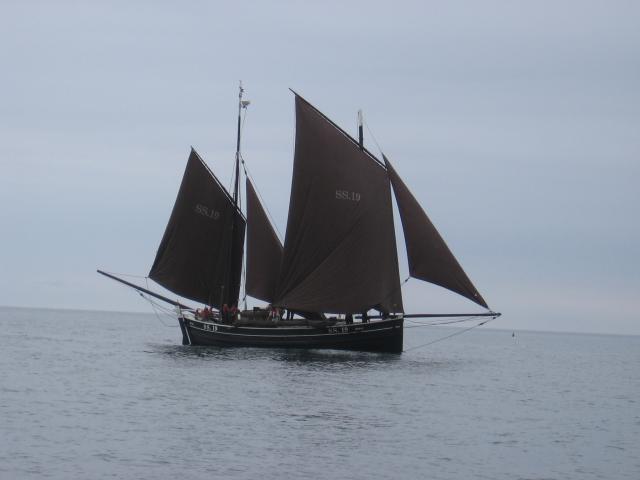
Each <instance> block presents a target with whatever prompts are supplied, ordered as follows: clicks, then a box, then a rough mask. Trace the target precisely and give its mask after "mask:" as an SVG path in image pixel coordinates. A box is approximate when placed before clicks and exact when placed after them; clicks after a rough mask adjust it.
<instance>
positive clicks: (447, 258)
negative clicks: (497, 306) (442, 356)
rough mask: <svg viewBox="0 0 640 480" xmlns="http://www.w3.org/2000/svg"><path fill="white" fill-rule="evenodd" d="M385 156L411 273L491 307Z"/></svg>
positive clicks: (413, 275) (415, 276)
mask: <svg viewBox="0 0 640 480" xmlns="http://www.w3.org/2000/svg"><path fill="white" fill-rule="evenodd" d="M383 158H384V161H385V164H386V166H387V171H388V172H389V177H390V179H391V184H392V185H393V191H394V193H395V197H396V201H397V203H398V209H399V210H400V219H401V220H402V228H403V230H404V239H405V243H406V246H407V256H408V260H409V274H410V275H411V276H412V277H414V278H419V279H420V280H424V281H427V282H430V283H434V284H436V285H440V286H441V287H444V288H447V289H449V290H451V291H453V292H456V293H459V294H460V295H462V296H463V297H466V298H468V299H470V300H472V301H474V302H476V303H477V304H478V305H481V306H483V307H485V308H489V307H488V306H487V303H486V302H485V301H484V299H483V298H482V296H481V295H480V293H478V291H477V290H476V288H475V287H474V286H473V284H472V283H471V280H469V277H467V274H466V273H464V270H462V267H461V266H460V264H459V263H458V261H457V260H456V258H455V257H454V256H453V254H452V253H451V250H449V247H447V244H446V243H445V242H444V240H443V239H442V237H441V236H440V234H439V233H438V231H437V230H436V228H435V227H434V226H433V224H432V223H431V220H429V217H427V214H426V213H425V212H424V210H423V209H422V207H421V206H420V204H419V203H418V201H417V200H416V199H415V197H414V196H413V195H412V193H411V192H410V191H409V189H408V188H407V186H406V185H405V184H404V182H403V181H402V179H401V178H400V177H399V176H398V174H397V173H396V171H395V170H394V169H393V167H392V166H391V163H390V162H389V160H388V159H387V157H385V156H384V155H383Z"/></svg>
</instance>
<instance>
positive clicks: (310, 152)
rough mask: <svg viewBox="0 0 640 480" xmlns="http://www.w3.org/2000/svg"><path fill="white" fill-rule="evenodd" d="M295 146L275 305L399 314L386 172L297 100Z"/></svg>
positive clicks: (299, 98) (310, 108) (298, 97)
mask: <svg viewBox="0 0 640 480" xmlns="http://www.w3.org/2000/svg"><path fill="white" fill-rule="evenodd" d="M295 104H296V143H295V158H294V166H293V182H292V186H291V199H290V205H289V217H288V221H287V231H286V236H285V244H284V254H283V260H282V267H281V270H280V279H279V282H278V288H277V294H276V298H275V300H274V304H276V305H279V306H283V307H286V308H290V309H293V310H301V311H315V312H327V313H336V312H345V313H352V312H362V311H366V310H368V309H369V308H378V309H380V310H382V311H386V312H401V311H402V309H403V307H402V294H401V290H400V277H399V272H398V258H397V250H396V240H395V233H394V228H393V212H392V204H391V188H390V186H389V179H388V176H387V172H386V170H385V168H384V167H383V166H382V165H380V164H379V163H378V162H377V161H375V160H374V159H373V158H372V157H371V156H370V155H369V154H368V153H367V152H366V151H364V150H362V149H361V148H360V147H359V146H358V144H357V142H355V140H353V139H352V138H351V137H349V136H348V135H346V134H345V133H344V132H343V131H342V130H340V129H339V128H337V127H336V126H335V125H334V124H333V123H332V122H331V121H330V120H328V119H327V118H326V117H325V116H324V115H322V114H321V113H320V112H319V111H318V110H316V109H315V108H314V107H313V106H312V105H311V104H309V103H308V102H307V101H305V100H304V99H302V98H301V97H300V96H298V95H296V98H295Z"/></svg>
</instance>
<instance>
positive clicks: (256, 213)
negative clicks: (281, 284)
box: [246, 177, 282, 303]
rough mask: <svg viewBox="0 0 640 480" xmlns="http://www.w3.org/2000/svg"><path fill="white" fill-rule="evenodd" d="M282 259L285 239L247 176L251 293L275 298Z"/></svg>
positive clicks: (249, 281) (247, 287) (248, 265)
mask: <svg viewBox="0 0 640 480" xmlns="http://www.w3.org/2000/svg"><path fill="white" fill-rule="evenodd" d="M281 263H282V243H280V239H279V238H278V235H276V232H275V230H274V229H273V226H272V225H271V222H270V221H269V219H268V218H267V214H266V212H265V211H264V208H263V207H262V204H261V203H260V200H259V199H258V195H257V194H256V191H255V189H254V188H253V185H252V184H251V181H250V180H249V178H248V177H247V281H246V290H247V294H248V295H251V296H252V297H254V298H259V299H260V300H264V301H265V302H269V303H271V302H273V299H274V298H275V295H276V286H277V283H278V275H279V274H280V264H281Z"/></svg>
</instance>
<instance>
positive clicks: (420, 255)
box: [98, 84, 500, 353]
mask: <svg viewBox="0 0 640 480" xmlns="http://www.w3.org/2000/svg"><path fill="white" fill-rule="evenodd" d="M243 92H244V90H243V88H242V84H241V85H240V93H239V101H238V135H237V148H236V158H235V175H234V182H233V192H232V193H229V192H228V191H227V190H226V189H225V188H224V186H223V185H222V183H221V182H220V181H219V180H218V178H217V177H216V175H215V174H214V173H213V172H212V171H211V170H210V169H209V168H208V167H207V165H206V164H205V162H204V160H203V159H202V158H201V157H200V155H198V153H197V152H196V151H195V150H194V149H193V148H192V149H191V153H190V155H189V159H188V161H187V166H186V169H185V173H184V176H183V179H182V183H181V185H180V190H179V192H178V196H177V199H176V202H175V205H174V208H173V211H172V213H171V217H170V219H169V223H168V224H167V227H166V230H165V232H164V236H163V238H162V241H161V242H160V246H159V248H158V251H157V254H156V258H155V261H154V262H153V266H152V267H151V270H150V272H149V278H150V279H152V280H154V281H155V282H156V283H158V284H160V285H161V286H163V287H165V288H166V289H168V290H170V291H171V292H173V293H175V294H176V295H179V296H182V297H185V298H188V299H191V300H193V301H196V302H199V303H201V304H204V305H205V308H204V309H203V310H202V311H201V310H199V309H194V308H193V307H189V306H187V305H184V304H182V303H180V302H178V301H174V300H172V299H170V298H167V297H165V296H163V295H160V294H158V293H156V292H153V291H151V290H149V289H146V288H143V287H141V286H139V285H135V284H133V283H130V282H128V281H126V280H123V279H121V278H118V277H116V276H115V275H112V274H110V273H107V272H103V271H102V270H98V272H99V273H102V274H103V275H106V276H108V277H110V278H112V279H114V280H117V281H119V282H121V283H124V284H126V285H128V286H130V287H132V288H134V289H136V290H138V291H139V292H141V293H142V294H146V295H150V296H152V297H155V298H156V299H159V300H162V301H164V302H167V303H169V304H171V305H173V306H174V307H175V308H176V313H177V318H178V323H179V325H180V328H181V330H182V335H183V339H182V341H183V344H185V345H222V346H253V347H294V348H326V349H347V350H360V351H378V352H396V353H398V352H402V349H403V330H404V319H405V318H417V317H441V316H444V317H464V316H468V315H469V314H455V313H451V314H444V315H440V314H419V313H415V314H410V313H409V314H407V313H405V312H404V308H403V303H402V291H401V283H400V275H399V266H398V255H397V248H396V236H395V230H394V222H393V209H392V193H391V192H392V190H393V194H394V195H395V199H396V203H397V205H398V210H399V213H400V219H401V223H402V228H403V230H404V238H405V243H406V248H407V258H408V263H409V274H410V276H411V277H413V278H416V279H420V280H423V281H426V282H430V283H433V284H436V285H439V286H441V287H443V288H446V289H448V290H451V291H453V292H455V293H457V294H459V295H461V296H463V297H466V298H468V299H469V300H471V301H472V302H475V303H476V304H478V305H480V306H482V307H484V308H485V309H486V310H487V311H485V312H482V313H476V314H472V315H473V316H486V317H494V318H495V317H497V316H499V315H500V314H499V313H497V312H493V311H491V310H490V309H489V307H488V305H487V303H486V302H485V300H484V299H483V298H482V296H481V295H480V293H479V292H478V291H477V290H476V288H475V287H474V286H473V284H472V283H471V281H470V280H469V278H468V277H467V275H466V274H465V272H464V270H463V269H462V267H461V266H460V264H459V263H458V261H457V260H456V259H455V257H454V256H453V254H452V253H451V251H450V250H449V248H448V247H447V245H446V244H445V242H444V240H443V239H442V237H441V236H440V234H439V233H438V231H437V230H436V228H435V227H434V226H433V224H432V223H431V221H430V220H429V218H428V217H427V215H426V213H425V212H424V210H423V209H422V207H421V206H420V205H419V204H418V202H417V200H416V199H415V197H414V196H413V195H412V194H411V192H410V191H409V189H408V188H407V186H406V185H405V183H404V182H403V181H402V179H401V178H400V177H399V176H398V174H397V172H396V171H395V169H394V168H393V166H392V165H391V162H390V161H389V159H388V158H387V157H386V156H384V155H382V160H380V159H378V158H377V157H375V156H374V155H373V154H372V153H371V152H369V151H368V150H367V149H366V148H365V147H364V145H363V133H362V117H361V115H359V140H358V141H357V140H355V139H354V138H352V137H351V136H349V135H348V134H347V133H346V132H345V131H344V130H342V129H341V128H340V127H338V126H337V125H336V124H335V123H333V122H332V121H331V120H329V118H327V117H326V116H325V115H324V114H323V113H321V112H320V111H319V110H318V109H317V108H315V107H314V106H313V105H311V103H309V102H308V101H307V100H305V99H304V98H302V97H301V96H300V95H299V94H297V93H296V92H294V91H293V90H292V92H293V94H294V97H295V111H296V136H295V154H294V163H293V179H292V184H291V197H290V204H289V216H288V221H287V229H286V234H285V239H284V245H283V244H282V243H281V242H280V239H279V238H278V235H277V234H276V232H275V230H274V228H273V226H272V224H271V222H270V220H269V217H268V216H267V214H266V211H265V209H264V207H263V205H262V204H261V202H260V199H259V197H258V195H257V193H256V189H255V187H254V185H253V183H252V182H251V180H250V178H249V176H248V175H246V170H245V176H246V213H244V212H243V211H242V209H241V208H240V202H239V187H240V184H239V182H240V175H241V171H240V166H241V164H242V166H243V169H244V160H243V159H242V156H241V154H240V133H241V128H240V124H241V115H242V110H243V109H244V108H246V107H247V105H248V101H246V100H243ZM245 235H246V276H245V281H244V289H245V295H244V300H245V302H244V305H245V308H244V309H242V310H238V306H239V300H240V292H241V283H242V280H243V265H244V263H243V253H244V250H245V248H244V247H245ZM246 295H249V296H251V297H254V298H256V299H259V300H262V301H264V302H267V303H268V306H267V307H265V308H253V309H251V310H248V309H247V308H246ZM372 310H373V311H374V313H373V314H370V313H369V312H371V311H372Z"/></svg>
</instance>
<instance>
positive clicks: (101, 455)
mask: <svg viewBox="0 0 640 480" xmlns="http://www.w3.org/2000/svg"><path fill="white" fill-rule="evenodd" d="M603 321H604V319H603ZM162 322H165V323H166V325H165V324H163V323H162ZM452 331H453V330H451V329H445V328H433V327H429V328H414V329H408V330H406V332H405V335H406V337H405V347H411V346H415V345H420V344H422V343H425V342H427V341H429V340H431V339H434V338H437V337H439V336H444V335H447V334H449V333H451V332H452ZM180 339H181V337H180V330H179V327H178V326H177V323H174V322H171V323H170V322H169V320H168V319H165V318H157V317H155V316H154V315H138V314H124V313H102V312H79V311H53V310H29V309H11V308H0V375H1V377H0V380H1V381H0V478H2V479H22V478H60V479H76V478H77V479H88V478H132V479H133V478H135V479H165V478H166V479H173V478H180V479H200V478H202V479H205V478H206V479H212V478H225V479H236V478H238V479H288V478H294V479H301V478H302V479H304V478H309V479H322V478H331V479H377V478H389V479H405V478H406V479H421V478H430V479H472V478H483V479H518V478H522V479H573V478H575V479H591V478H603V479H633V480H638V479H640V337H618V336H603V335H574V334H550V333H526V332H524V333H516V337H515V338H512V337H511V332H504V331H495V330H486V329H485V330H483V329H476V330H473V331H471V332H469V333H466V334H464V335H460V336H456V337H454V338H451V339H449V340H446V341H444V342H440V343H437V344H434V345H432V346H430V347H428V348H423V349H416V350H412V351H409V352H406V353H404V354H402V355H388V354H366V353H340V352H321V351H310V352H308V351H307V352H305V351H285V350H260V349H218V348H198V347H183V346H181V345H179V343H180Z"/></svg>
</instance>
